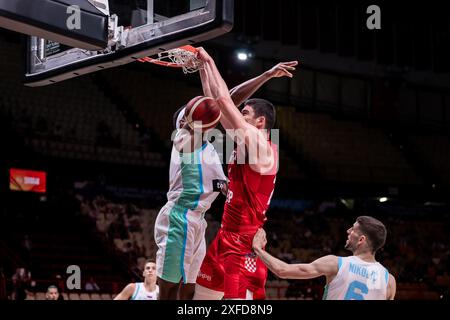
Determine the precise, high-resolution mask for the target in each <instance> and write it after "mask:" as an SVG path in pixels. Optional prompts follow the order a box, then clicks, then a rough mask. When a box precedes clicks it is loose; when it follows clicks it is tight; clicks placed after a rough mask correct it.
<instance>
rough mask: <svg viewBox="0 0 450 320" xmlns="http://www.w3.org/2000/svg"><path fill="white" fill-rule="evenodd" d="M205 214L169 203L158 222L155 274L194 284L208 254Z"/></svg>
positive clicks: (159, 216)
mask: <svg viewBox="0 0 450 320" xmlns="http://www.w3.org/2000/svg"><path fill="white" fill-rule="evenodd" d="M206 226H207V222H206V220H205V219H204V213H197V212H193V211H191V210H188V209H185V208H183V207H181V206H179V205H176V204H175V203H173V202H168V203H167V204H166V205H165V206H164V207H163V208H162V209H161V210H160V211H159V213H158V216H157V218H156V221H155V243H156V245H157V246H158V251H157V253H156V274H157V276H158V277H159V278H161V279H163V280H165V281H168V282H172V283H179V282H180V280H182V281H183V283H195V282H196V279H197V274H198V272H199V270H200V265H201V263H202V261H203V258H204V257H205V254H206V242H205V230H206Z"/></svg>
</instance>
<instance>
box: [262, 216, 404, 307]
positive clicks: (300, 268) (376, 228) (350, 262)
mask: <svg viewBox="0 0 450 320" xmlns="http://www.w3.org/2000/svg"><path fill="white" fill-rule="evenodd" d="M386 233H387V232H386V227H385V226H384V225H383V223H382V222H381V221H379V220H377V219H375V218H373V217H369V216H361V217H358V218H357V219H356V222H355V223H354V224H353V226H352V227H350V228H349V229H348V230H347V234H348V237H347V241H346V243H345V248H346V249H348V250H350V251H351V252H352V253H353V255H352V256H350V257H337V256H334V255H328V256H324V257H321V258H319V259H317V260H315V261H313V262H311V263H298V264H287V263H285V262H283V261H281V260H279V259H277V258H275V257H273V256H271V255H270V254H269V253H267V252H266V251H264V249H263V248H264V246H265V245H266V242H267V240H266V234H265V232H264V230H263V229H260V230H258V232H257V233H256V235H255V238H254V239H253V249H254V250H255V252H256V254H257V255H258V256H259V257H260V258H261V260H262V261H263V262H264V263H265V264H266V265H267V266H268V267H269V269H270V270H271V271H272V272H273V273H275V274H276V275H277V276H278V277H280V278H285V279H312V278H317V277H320V276H325V277H326V280H327V285H326V286H325V292H324V295H323V299H324V300H393V299H394V297H395V291H396V282H395V278H394V276H393V275H391V274H389V272H388V270H387V269H386V268H385V267H383V266H382V265H381V264H380V263H379V262H377V261H376V260H375V253H376V252H377V251H378V250H379V249H380V248H381V247H383V245H384V243H385V242H386Z"/></svg>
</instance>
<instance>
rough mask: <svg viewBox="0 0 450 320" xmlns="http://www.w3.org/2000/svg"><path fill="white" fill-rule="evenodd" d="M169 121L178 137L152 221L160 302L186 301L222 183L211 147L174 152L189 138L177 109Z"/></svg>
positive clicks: (236, 92) (251, 88)
mask: <svg viewBox="0 0 450 320" xmlns="http://www.w3.org/2000/svg"><path fill="white" fill-rule="evenodd" d="M289 68H290V67H289V63H279V64H277V65H276V66H274V67H272V68H271V69H270V70H268V71H266V72H264V73H263V74H261V75H259V76H257V77H255V78H252V79H250V80H248V81H246V82H244V83H242V84H240V85H239V86H237V87H235V88H233V89H232V90H231V91H230V94H231V98H232V99H233V102H234V103H235V105H237V106H238V105H240V104H241V103H243V102H244V101H245V100H247V99H248V98H249V97H250V96H251V95H252V94H253V93H255V92H256V91H257V90H258V89H259V88H260V87H261V86H262V85H263V84H264V83H266V82H267V81H268V80H270V79H272V78H278V77H285V76H289V74H290V73H289V72H288V71H287V70H286V69H289ZM205 95H206V96H208V92H206V91H205ZM174 119H176V120H175V121H174V125H175V127H176V128H177V129H178V132H177V134H176V136H175V139H174V146H173V147H172V155H171V161H170V187H169V192H168V193H167V199H168V201H167V204H166V205H165V206H164V207H163V208H162V209H161V210H160V212H159V214H158V217H157V218H156V222H155V242H156V244H157V246H158V252H157V254H156V264H157V266H158V268H157V276H158V284H159V287H160V299H161V300H164V299H171V300H175V299H177V298H179V299H182V300H190V299H192V297H193V295H194V290H195V283H196V280H197V275H198V272H199V270H200V266H201V263H202V261H203V258H204V257H205V254H206V242H205V229H206V220H205V218H204V215H205V212H206V211H207V210H208V209H209V208H210V206H211V203H212V202H213V201H214V200H215V199H216V197H217V196H218V194H219V192H222V193H224V194H226V187H227V183H226V180H227V179H226V177H225V174H224V173H223V169H222V164H221V162H220V159H219V157H218V155H217V153H216V151H215V149H214V147H213V146H212V145H211V144H210V143H209V142H208V141H205V140H203V138H202V139H200V143H197V142H198V141H195V139H192V141H194V143H193V144H192V145H191V150H193V151H192V152H183V153H181V152H180V150H182V148H180V147H179V146H178V143H177V142H178V141H183V139H181V138H180V136H181V135H182V134H184V135H185V136H186V135H191V136H193V131H192V129H191V128H189V126H188V125H187V124H186V123H185V119H184V109H183V108H180V110H178V111H177V112H176V113H175V115H174ZM179 129H185V130H179ZM185 141H189V139H187V140H185ZM181 144H183V143H181Z"/></svg>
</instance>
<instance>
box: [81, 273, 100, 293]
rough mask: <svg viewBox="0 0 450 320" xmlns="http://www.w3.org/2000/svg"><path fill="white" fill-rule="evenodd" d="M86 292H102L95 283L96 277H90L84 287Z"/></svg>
mask: <svg viewBox="0 0 450 320" xmlns="http://www.w3.org/2000/svg"><path fill="white" fill-rule="evenodd" d="M84 290H86V291H100V287H99V286H98V284H97V283H96V282H95V280H94V277H92V276H91V277H89V280H88V281H86V284H85V285H84Z"/></svg>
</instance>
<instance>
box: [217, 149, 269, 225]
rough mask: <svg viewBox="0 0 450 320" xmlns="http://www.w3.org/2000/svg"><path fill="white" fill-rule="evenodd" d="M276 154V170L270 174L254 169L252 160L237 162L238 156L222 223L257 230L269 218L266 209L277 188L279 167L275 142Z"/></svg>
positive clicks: (232, 167) (230, 173)
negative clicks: (246, 162) (251, 164)
mask: <svg viewBox="0 0 450 320" xmlns="http://www.w3.org/2000/svg"><path fill="white" fill-rule="evenodd" d="M271 147H272V151H273V155H274V158H275V165H274V170H272V172H270V173H269V174H261V173H258V172H256V171H254V170H253V169H252V168H251V167H250V165H249V164H237V157H236V150H235V151H234V152H233V155H232V156H233V157H234V160H233V162H232V163H231V164H229V166H228V178H229V180H230V181H229V184H228V195H227V200H226V202H225V207H224V212H223V216H222V227H223V228H224V229H228V230H230V231H232V230H234V231H237V232H239V231H243V232H245V231H248V232H255V231H256V230H257V229H258V228H260V227H262V226H263V225H264V222H265V221H266V220H267V218H266V211H267V209H268V208H269V205H270V200H271V198H272V195H273V192H274V189H275V180H276V173H277V170H276V169H277V167H278V150H277V146H276V145H275V144H272V143H271Z"/></svg>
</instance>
